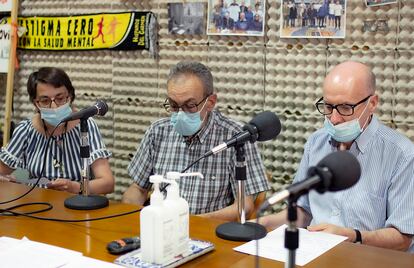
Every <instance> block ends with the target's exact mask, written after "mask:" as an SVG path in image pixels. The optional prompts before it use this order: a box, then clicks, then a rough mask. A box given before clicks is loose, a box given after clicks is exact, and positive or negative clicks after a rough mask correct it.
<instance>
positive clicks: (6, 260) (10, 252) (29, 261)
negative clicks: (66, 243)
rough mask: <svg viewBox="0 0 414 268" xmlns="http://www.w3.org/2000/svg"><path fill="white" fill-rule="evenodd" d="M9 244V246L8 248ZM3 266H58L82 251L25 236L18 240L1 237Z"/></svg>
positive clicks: (43, 267) (80, 254) (0, 252)
mask: <svg viewBox="0 0 414 268" xmlns="http://www.w3.org/2000/svg"><path fill="white" fill-rule="evenodd" d="M7 244H8V245H9V248H7V247H6V246H7ZM0 245H1V248H2V250H1V251H0V259H1V267H13V268H20V267H21V268H26V267H31V268H36V267H39V268H40V267H41V268H56V267H61V266H63V265H65V264H68V263H70V262H71V260H72V259H74V258H75V257H79V256H82V253H80V252H76V251H73V250H69V249H64V248H60V247H56V246H52V245H48V244H43V243H39V242H34V241H30V240H27V239H25V238H23V239H22V240H17V241H16V239H13V238H8V237H2V238H1V239H0Z"/></svg>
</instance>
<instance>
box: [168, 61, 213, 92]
mask: <svg viewBox="0 0 414 268" xmlns="http://www.w3.org/2000/svg"><path fill="white" fill-rule="evenodd" d="M181 75H195V76H196V77H197V78H198V79H200V81H201V82H202V84H203V89H204V94H205V96H209V95H211V94H213V93H214V85H213V75H212V74H211V72H210V70H209V69H208V68H207V66H205V65H204V64H202V63H200V62H196V61H181V62H179V63H177V65H175V66H174V67H173V68H172V69H171V71H170V74H169V75H168V81H167V84H168V83H169V82H170V81H171V80H173V79H175V78H178V77H179V76H181Z"/></svg>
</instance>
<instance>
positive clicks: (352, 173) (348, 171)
mask: <svg viewBox="0 0 414 268" xmlns="http://www.w3.org/2000/svg"><path fill="white" fill-rule="evenodd" d="M317 166H318V167H322V168H324V167H326V168H327V169H328V170H329V171H330V172H331V173H332V179H331V183H330V185H329V189H328V190H329V191H340V190H344V189H347V188H349V187H351V186H353V185H354V184H356V183H357V182H358V180H359V177H360V176H361V166H360V164H359V162H358V160H357V159H356V157H355V156H353V155H352V154H351V153H349V152H347V151H337V152H333V153H330V154H328V155H327V156H325V157H324V158H323V159H322V160H321V161H320V162H319V163H318V165H317Z"/></svg>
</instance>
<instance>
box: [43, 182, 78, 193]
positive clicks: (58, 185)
mask: <svg viewBox="0 0 414 268" xmlns="http://www.w3.org/2000/svg"><path fill="white" fill-rule="evenodd" d="M46 186H47V188H48V189H53V190H58V191H65V192H69V193H73V194H77V193H79V191H80V183H78V182H75V181H71V180H68V179H60V178H59V179H56V180H54V181H51V182H50V183H48V184H47V185H46Z"/></svg>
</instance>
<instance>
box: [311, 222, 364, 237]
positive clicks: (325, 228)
mask: <svg viewBox="0 0 414 268" xmlns="http://www.w3.org/2000/svg"><path fill="white" fill-rule="evenodd" d="M307 229H308V231H311V232H325V233H330V234H337V235H342V236H346V237H348V239H347V240H346V241H348V242H354V241H355V239H356V234H355V231H354V229H351V228H345V227H340V226H337V225H333V224H329V223H321V224H316V225H310V226H308V227H307Z"/></svg>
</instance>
